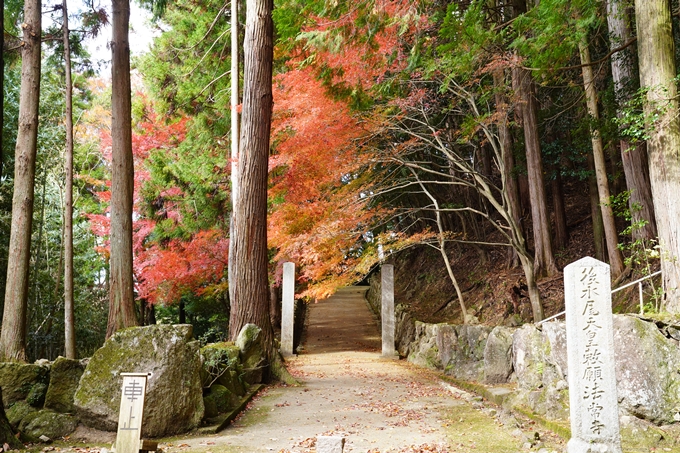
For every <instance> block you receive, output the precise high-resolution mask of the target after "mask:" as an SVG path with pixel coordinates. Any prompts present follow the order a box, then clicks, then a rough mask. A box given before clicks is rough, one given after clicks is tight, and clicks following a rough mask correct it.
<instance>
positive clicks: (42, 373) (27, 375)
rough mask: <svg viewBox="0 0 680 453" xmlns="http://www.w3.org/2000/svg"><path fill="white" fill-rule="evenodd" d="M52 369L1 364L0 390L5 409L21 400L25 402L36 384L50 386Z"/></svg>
mask: <svg viewBox="0 0 680 453" xmlns="http://www.w3.org/2000/svg"><path fill="white" fill-rule="evenodd" d="M49 380H50V369H49V367H48V366H43V365H36V364H25V363H13V362H3V363H0V388H2V402H3V404H4V405H5V407H8V406H9V405H10V404H11V403H13V402H15V401H19V400H25V399H26V397H28V394H29V393H30V391H31V389H32V388H33V386H34V385H36V384H44V385H46V384H48V383H49Z"/></svg>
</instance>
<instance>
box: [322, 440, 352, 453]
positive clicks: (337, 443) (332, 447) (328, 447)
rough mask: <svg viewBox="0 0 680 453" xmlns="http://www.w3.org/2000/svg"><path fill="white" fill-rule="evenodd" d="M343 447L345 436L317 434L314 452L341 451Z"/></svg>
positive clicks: (329, 452) (330, 452) (332, 452)
mask: <svg viewBox="0 0 680 453" xmlns="http://www.w3.org/2000/svg"><path fill="white" fill-rule="evenodd" d="M344 448H345V438H344V437H341V436H318V437H317V438H316V453H342V451H343V450H344Z"/></svg>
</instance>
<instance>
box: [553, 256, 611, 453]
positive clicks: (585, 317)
mask: <svg viewBox="0 0 680 453" xmlns="http://www.w3.org/2000/svg"><path fill="white" fill-rule="evenodd" d="M564 296H565V308H566V311H567V315H566V325H567V357H568V370H569V371H568V378H569V405H570V411H571V415H570V416H571V439H570V440H569V442H568V443H567V452H568V453H596V452H597V453H601V452H607V453H621V434H620V431H619V408H618V400H617V396H616V376H615V368H614V366H615V365H614V335H613V328H612V304H611V283H610V271H609V265H608V264H605V263H603V262H600V261H598V260H596V259H594V258H583V259H581V260H579V261H576V262H574V263H572V264H570V265H569V266H567V267H565V268H564Z"/></svg>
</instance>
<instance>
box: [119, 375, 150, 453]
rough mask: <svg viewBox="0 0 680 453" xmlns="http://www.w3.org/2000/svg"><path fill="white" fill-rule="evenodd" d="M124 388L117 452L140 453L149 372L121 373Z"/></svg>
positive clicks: (121, 399)
mask: <svg viewBox="0 0 680 453" xmlns="http://www.w3.org/2000/svg"><path fill="white" fill-rule="evenodd" d="M121 375H122V376H123V390H122V394H121V398H120V413H119V414H118V434H117V436H116V453H139V446H140V439H141V435H142V415H143V414H144V396H145V395H146V379H147V377H148V374H147V373H121Z"/></svg>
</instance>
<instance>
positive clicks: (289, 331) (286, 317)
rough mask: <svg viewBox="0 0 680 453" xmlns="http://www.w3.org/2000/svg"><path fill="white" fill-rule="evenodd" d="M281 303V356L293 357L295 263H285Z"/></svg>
mask: <svg viewBox="0 0 680 453" xmlns="http://www.w3.org/2000/svg"><path fill="white" fill-rule="evenodd" d="M281 303H282V304H283V305H282V307H281V354H282V355H283V356H284V357H285V356H290V355H293V329H294V327H293V326H294V325H295V263H283V297H282V301H281Z"/></svg>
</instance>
